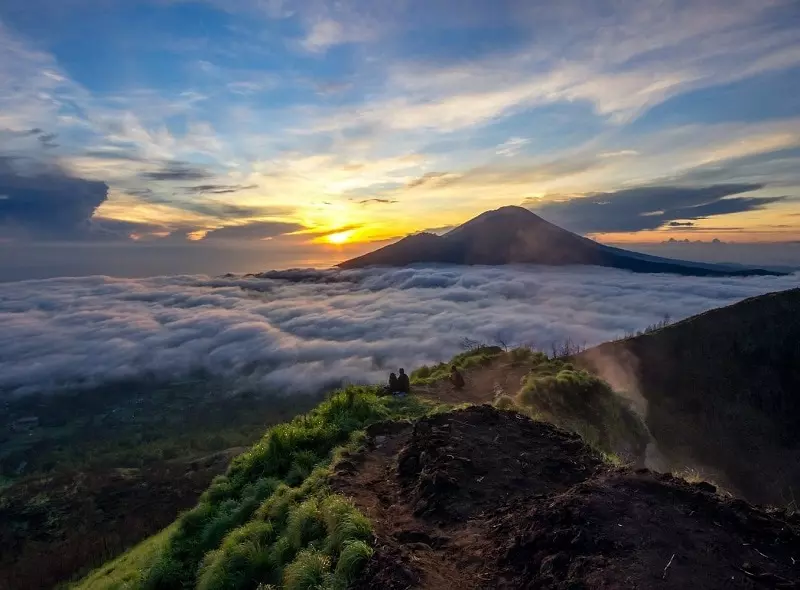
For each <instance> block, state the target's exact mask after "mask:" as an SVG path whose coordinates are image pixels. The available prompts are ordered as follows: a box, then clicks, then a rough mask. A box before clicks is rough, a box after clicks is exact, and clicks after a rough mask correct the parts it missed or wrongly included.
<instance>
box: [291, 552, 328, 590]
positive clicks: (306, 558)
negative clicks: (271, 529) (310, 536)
mask: <svg viewBox="0 0 800 590" xmlns="http://www.w3.org/2000/svg"><path fill="white" fill-rule="evenodd" d="M331 582H332V580H331V560H330V557H328V556H327V555H325V554H324V553H320V552H319V551H316V550H313V549H309V550H304V551H301V552H300V553H299V554H298V555H297V557H295V559H294V561H292V563H290V564H289V565H287V566H286V570H285V571H284V574H283V587H284V588H285V589H286V590H319V589H322V588H329V587H331V585H332V583H331Z"/></svg>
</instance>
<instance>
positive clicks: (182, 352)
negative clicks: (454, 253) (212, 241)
mask: <svg viewBox="0 0 800 590" xmlns="http://www.w3.org/2000/svg"><path fill="white" fill-rule="evenodd" d="M797 278H798V277H797V276H793V277H752V278H746V279H744V278H739V279H731V278H725V279H721V278H688V277H676V276H670V275H648V276H646V277H645V276H643V275H635V274H630V273H625V272H621V271H608V270H606V269H593V268H581V269H553V268H547V267H529V268H524V269H513V268H505V267H504V268H480V267H476V268H467V269H465V268H451V267H439V268H409V269H398V270H389V271H380V270H359V271H337V270H331V271H313V270H311V271H285V272H271V273H265V274H264V275H261V276H247V277H244V276H230V277H220V278H214V279H211V278H208V277H203V276H172V277H158V278H151V279H141V280H133V279H112V278H109V277H99V276H95V277H86V278H80V279H53V280H47V281H29V282H17V283H4V284H0V324H2V326H3V330H2V331H0V391H4V392H6V393H8V392H12V391H16V392H18V393H24V392H28V391H36V390H45V391H49V390H52V389H54V388H60V387H70V386H74V385H80V384H84V385H86V384H96V383H102V382H107V381H110V380H117V379H128V378H137V377H148V378H157V379H179V378H183V377H186V376H187V375H190V374H193V373H196V372H198V371H205V372H207V373H209V374H211V375H214V376H219V377H224V378H228V379H230V381H231V385H232V387H235V386H236V384H247V385H257V386H261V387H266V388H271V389H273V390H276V391H280V392H284V393H292V392H308V391H313V390H314V389H316V388H318V387H321V386H326V385H330V384H331V383H335V382H341V381H343V380H344V381H356V382H361V381H382V380H383V379H385V377H386V374H387V373H388V372H389V370H392V369H396V368H397V367H398V366H406V367H414V366H419V365H420V364H423V363H430V362H434V361H439V360H443V359H447V358H449V357H450V356H451V355H452V354H454V353H456V352H458V351H459V342H460V341H461V339H462V338H464V337H470V338H474V339H477V340H482V341H486V342H493V341H495V340H496V339H497V338H502V339H503V340H505V341H507V342H511V343H519V344H522V343H532V344H538V345H539V346H542V347H548V346H549V344H550V343H551V342H554V341H561V340H563V339H565V338H571V339H572V340H573V341H575V342H580V343H583V342H586V343H587V344H594V343H599V342H602V341H604V340H607V339H609V338H612V337H615V336H618V335H620V334H622V333H624V332H625V331H629V330H635V329H640V328H643V327H645V326H647V325H648V324H650V323H652V322H654V321H657V320H659V319H661V318H662V317H663V315H664V314H665V313H669V314H670V315H671V316H672V317H673V318H676V319H678V318H683V317H686V316H688V315H691V314H695V313H699V312H702V311H705V310H708V309H711V308H713V307H717V306H720V305H726V304H729V303H732V302H735V301H738V300H740V299H743V298H745V297H750V296H754V295H758V294H762V293H766V292H770V291H775V290H780V289H786V288H790V287H793V286H796V283H797Z"/></svg>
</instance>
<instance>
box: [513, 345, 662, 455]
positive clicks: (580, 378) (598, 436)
mask: <svg viewBox="0 0 800 590" xmlns="http://www.w3.org/2000/svg"><path fill="white" fill-rule="evenodd" d="M516 399H517V403H518V404H519V405H521V406H523V407H527V408H530V409H531V410H532V411H533V412H536V413H538V414H540V416H541V417H542V418H544V419H546V420H548V421H550V422H553V423H555V424H557V425H559V426H562V427H564V428H566V429H568V430H572V431H573V432H576V433H578V434H580V435H581V436H582V437H583V438H584V440H586V442H587V443H589V444H590V445H592V446H594V447H596V448H597V449H599V450H601V451H605V452H608V453H616V452H620V451H621V450H629V451H630V454H632V455H635V456H636V457H638V456H639V455H641V453H643V452H644V449H645V447H646V445H647V442H648V440H649V437H648V435H647V430H646V428H645V426H644V424H643V423H642V421H641V419H640V418H639V417H638V416H637V415H636V413H635V412H634V411H633V410H632V409H631V408H630V407H629V406H628V404H627V402H626V401H625V400H624V399H622V398H621V397H619V396H618V395H616V394H615V393H614V392H613V390H612V389H611V388H610V387H609V386H608V384H606V382H605V381H602V380H601V379H599V378H597V377H595V376H593V375H591V374H589V373H587V372H586V371H578V370H575V369H574V368H573V367H572V365H569V364H566V363H561V362H558V361H555V362H552V363H550V365H549V366H544V367H540V368H539V370H537V371H534V372H532V373H531V374H530V375H529V376H528V377H527V378H526V380H525V382H524V384H523V386H522V388H521V389H520V391H519V393H518V394H517V398H516Z"/></svg>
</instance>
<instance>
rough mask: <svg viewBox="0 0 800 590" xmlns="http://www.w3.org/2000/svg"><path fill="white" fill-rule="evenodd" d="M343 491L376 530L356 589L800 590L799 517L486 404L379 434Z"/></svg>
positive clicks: (341, 484)
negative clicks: (607, 454) (607, 455)
mask: <svg viewBox="0 0 800 590" xmlns="http://www.w3.org/2000/svg"><path fill="white" fill-rule="evenodd" d="M368 434H369V436H368V439H367V445H366V447H365V449H364V450H363V451H362V452H360V453H358V454H355V455H352V456H349V457H346V458H345V459H344V460H342V461H341V462H340V463H339V464H338V465H337V466H336V475H335V476H334V478H333V481H332V484H333V487H334V489H335V490H336V491H338V492H340V493H343V494H346V495H348V496H350V497H352V498H353V500H354V501H355V503H356V504H357V506H358V507H359V508H360V509H361V510H362V511H363V512H364V513H365V514H366V515H367V516H368V517H369V518H370V519H371V520H372V522H373V523H374V527H375V534H376V552H375V554H374V556H373V558H372V559H371V561H370V562H369V563H368V565H367V568H366V570H365V573H364V574H363V576H362V577H361V579H360V581H359V583H358V585H357V588H365V589H366V588H387V589H392V588H397V589H399V588H414V587H420V588H431V589H439V588H442V589H444V588H557V589H561V588H563V589H570V590H577V589H584V588H585V589H587V590H588V589H590V588H591V589H596V588H601V589H611V588H641V589H645V588H647V589H660V588H664V589H667V588H669V589H675V590H677V589H683V588H689V587H691V588H694V589H697V590H701V589H711V588H752V589H756V588H758V589H761V588H781V589H790V588H798V589H800V517H798V516H797V515H794V516H791V515H789V514H787V513H786V512H782V511H777V510H770V511H767V510H762V509H759V508H756V507H753V506H750V505H749V504H747V503H745V502H743V501H741V500H736V499H732V498H729V497H723V496H720V495H718V494H717V493H716V491H715V489H714V488H713V486H711V485H709V484H706V483H700V484H689V483H686V482H684V481H682V480H679V479H675V478H673V477H671V476H669V475H660V474H655V473H651V472H649V471H647V470H637V471H633V470H630V469H626V468H618V467H612V466H609V465H608V464H606V463H604V462H603V461H602V460H601V458H600V457H598V456H597V455H596V454H595V453H594V452H593V451H592V450H591V449H590V448H588V447H587V446H585V445H584V444H583V443H582V442H581V440H580V438H578V437H577V436H575V435H572V434H569V433H566V432H564V431H562V430H559V429H557V428H555V427H552V426H550V425H548V424H545V423H540V422H534V421H532V420H529V419H528V418H525V417H523V416H520V415H518V414H516V413H514V412H503V411H498V410H496V409H494V408H492V407H489V406H474V407H470V408H467V409H463V410H458V411H454V412H450V413H446V414H440V415H436V416H434V417H431V418H426V419H423V420H420V421H418V422H417V423H415V424H411V423H386V424H378V425H375V426H373V427H371V428H370V429H369V432H368Z"/></svg>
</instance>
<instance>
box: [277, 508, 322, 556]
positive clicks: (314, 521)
mask: <svg viewBox="0 0 800 590" xmlns="http://www.w3.org/2000/svg"><path fill="white" fill-rule="evenodd" d="M286 538H287V539H289V543H290V544H291V546H292V548H293V549H295V550H297V549H301V548H302V547H306V546H307V545H309V544H311V543H315V542H316V541H320V540H322V539H324V538H325V521H324V520H323V517H322V511H321V510H320V506H319V501H318V500H317V499H316V498H309V499H308V500H306V501H305V502H303V503H302V504H300V505H299V506H296V507H295V508H293V509H292V510H291V511H290V512H289V518H288V519H287V520H286Z"/></svg>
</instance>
